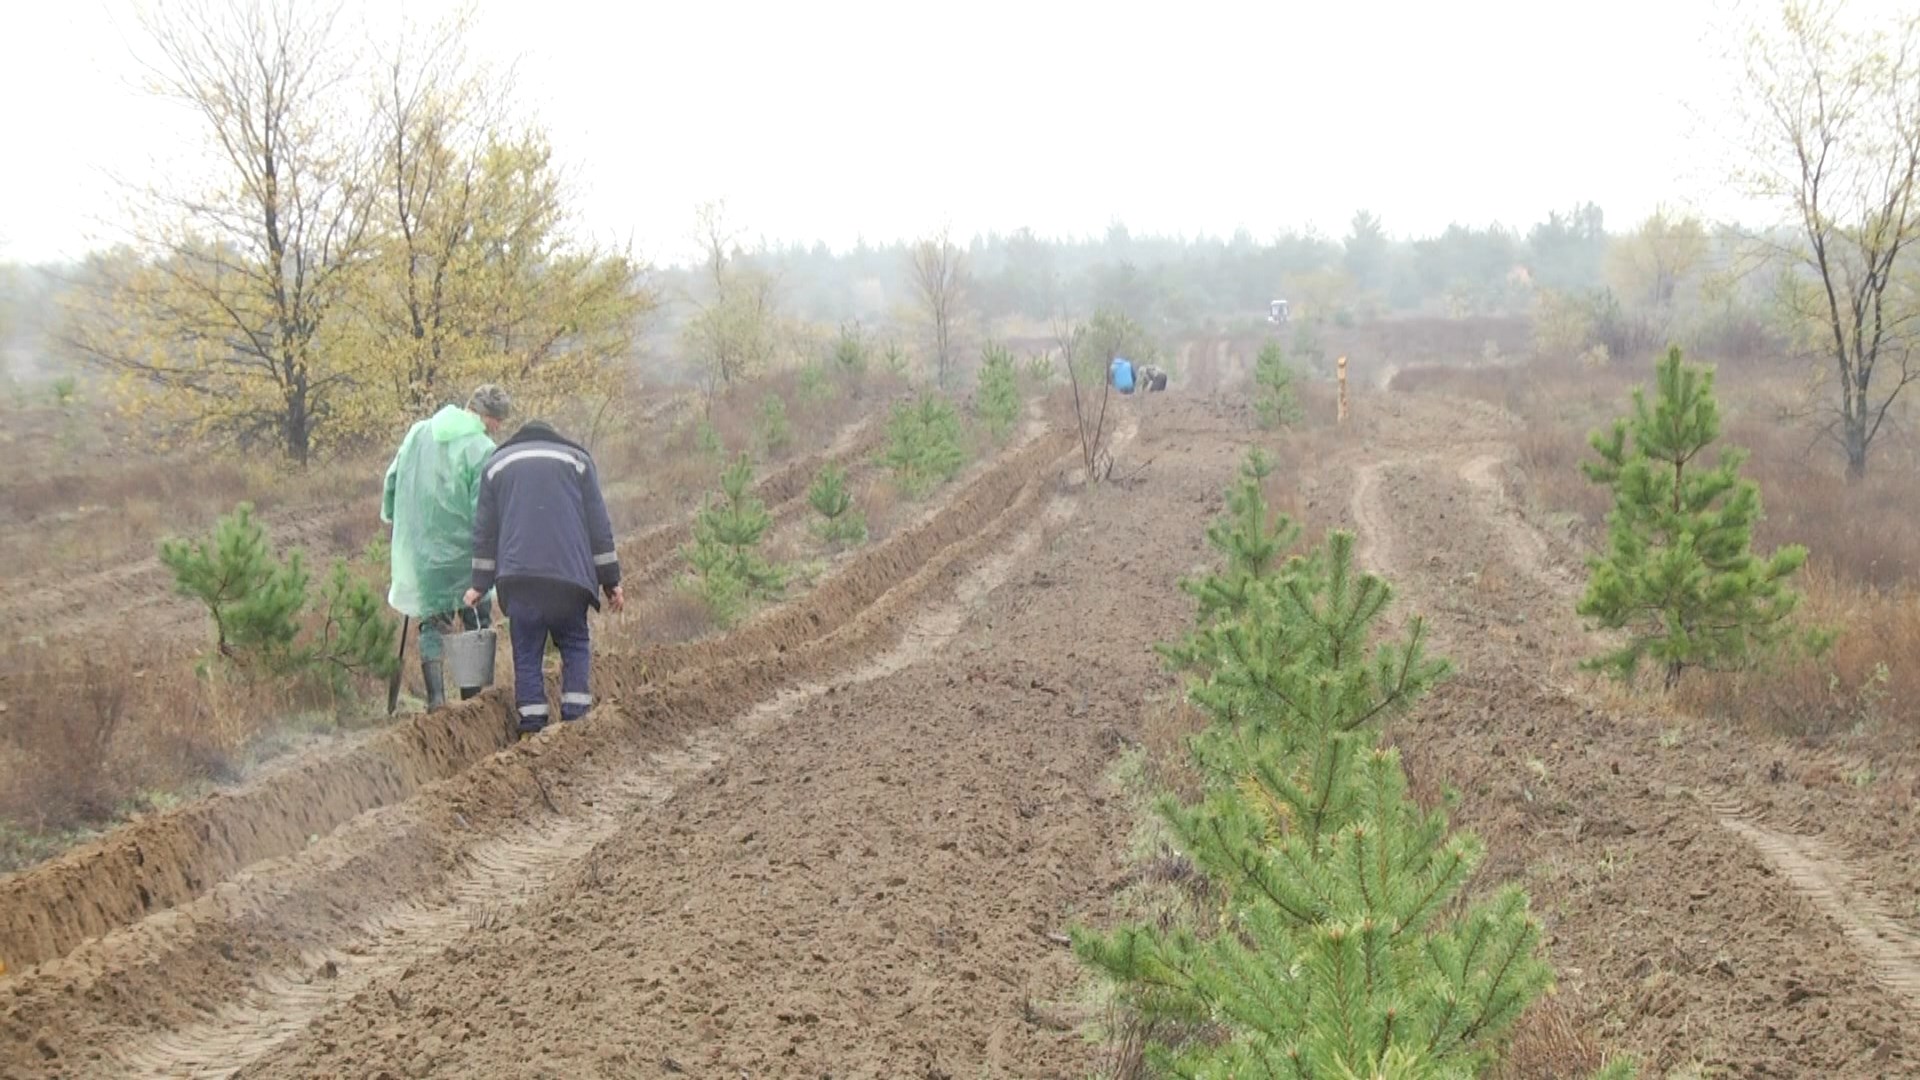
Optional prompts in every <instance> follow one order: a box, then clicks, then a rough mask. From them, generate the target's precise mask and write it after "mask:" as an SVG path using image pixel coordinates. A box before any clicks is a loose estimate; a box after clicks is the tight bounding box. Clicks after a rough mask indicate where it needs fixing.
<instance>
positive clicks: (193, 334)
mask: <svg viewBox="0 0 1920 1080" xmlns="http://www.w3.org/2000/svg"><path fill="white" fill-rule="evenodd" d="M163 12H164V14H163ZM336 15H337V12H336V11H333V10H327V9H324V8H320V7H316V6H310V5H307V4H304V3H303V4H300V5H298V6H297V7H296V5H295V4H294V3H292V2H291V0H278V2H275V3H272V4H259V5H251V6H247V7H241V6H239V5H236V4H214V3H208V2H201V3H188V4H185V5H183V6H181V7H179V8H167V9H156V10H155V11H154V12H152V13H150V14H148V15H147V16H145V17H144V21H145V24H146V29H147V31H148V33H149V36H150V38H151V42H152V45H153V47H154V50H155V58H154V59H153V60H152V62H151V69H152V73H153V77H154V79H155V83H156V89H157V90H158V91H159V92H160V93H162V94H163V95H165V96H167V97H170V98H172V99H174V100H176V101H178V102H180V103H182V104H183V105H185V106H187V107H188V108H189V109H191V110H192V111H193V112H195V113H197V114H198V115H199V116H200V117H201V118H202V119H203V120H204V121H205V130H206V132H207V134H208V136H209V138H210V142H211V143H212V146H213V147H214V152H215V155H216V157H217V161H218V164H219V166H220V167H221V171H222V174H223V177H224V179H225V183H223V184H222V185H220V186H218V187H216V188H215V189H214V190H211V191H194V192H187V193H180V192H159V191H155V192H148V193H147V195H148V196H149V198H148V199H147V202H148V203H149V204H150V207H149V209H148V211H147V213H146V214H145V215H143V218H142V220H140V221H138V222H136V225H135V229H134V232H135V234H136V235H137V236H138V237H139V242H138V244H137V246H135V247H133V248H131V249H128V250H125V251H120V252H116V253H114V254H113V255H112V256H109V257H104V258H96V259H94V260H92V261H91V263H90V265H89V267H88V269H89V271H90V273H89V275H88V280H89V282H90V284H91V285H92V286H93V287H91V288H89V289H86V290H83V291H82V292H80V293H79V294H78V297H77V300H78V302H79V305H80V307H79V310H78V311H76V312H75V317H74V318H73V319H72V320H71V322H70V332H69V334H68V340H69V342H70V343H71V344H72V345H73V346H74V348H75V349H76V350H77V351H78V352H79V353H80V354H81V355H82V356H85V357H87V358H90V359H92V360H95V361H97V362H99V363H100V364H102V365H103V366H105V367H107V368H109V369H111V370H114V371H117V372H118V373H120V374H121V375H122V376H123V377H124V383H125V386H126V388H127V389H128V390H129V391H130V394H131V397H132V400H133V402H134V403H135V404H137V405H143V406H151V407H154V408H156V409H157V410H159V411H160V412H161V413H162V414H164V415H167V416H171V417H173V418H175V419H178V420H182V421H188V422H191V423H192V425H193V427H194V430H195V431H196V433H198V434H200V435H203V436H209V435H210V436H223V437H227V438H230V439H234V440H238V441H240V442H242V443H244V444H249V445H251V444H271V445H275V446H277V447H278V448H279V449H280V450H281V451H282V452H284V454H285V455H286V457H287V458H288V459H290V460H292V461H294V462H296V463H300V464H305V463H306V461H307V460H308V458H309V457H310V456H311V455H312V454H313V453H314V451H315V449H316V446H317V445H318V444H319V443H321V442H322V441H323V440H324V437H325V436H324V431H325V428H326V427H327V425H328V422H329V420H330V419H331V418H332V417H333V416H334V415H335V413H336V411H337V410H338V409H339V408H340V407H341V405H342V403H343V398H346V397H350V396H351V395H352V393H353V392H354V391H355V388H356V386H357V385H358V383H359V381H360V380H359V378H358V377H357V372H356V371H355V370H354V366H355V364H356V363H357V362H358V361H357V358H356V357H353V356H351V355H348V354H345V353H343V352H341V351H340V350H336V349H331V348H329V344H328V336H327V331H328V330H330V329H331V327H332V326H333V324H334V322H335V321H336V320H337V319H340V318H342V317H343V315H344V313H345V311H346V307H345V300H346V298H347V296H348V293H349V289H350V286H351V282H352V278H353V276H354V271H355V270H356V269H357V268H358V267H359V265H360V264H361V263H362V261H363V260H364V259H365V258H366V257H367V255H368V252H369V248H370V241H371V237H370V235H369V232H370V226H371V223H372V186H371V183H370V178H371V171H370V169H369V165H368V162H367V161H366V159H365V156H364V154H363V153H362V152H361V150H360V147H359V145H358V143H357V141H356V140H355V139H354V138H353V137H352V135H353V131H352V124H351V123H350V122H348V121H347V120H346V118H344V117H343V116H342V115H341V114H340V112H339V110H340V106H339V104H338V102H339V100H340V97H341V95H340V90H341V88H342V87H343V86H345V85H346V84H347V83H348V81H349V78H350V71H349V69H348V68H347V67H346V66H345V65H343V64H341V63H339V62H338V58H339V56H340V52H339V50H337V49H336V48H335V41H336V38H337V35H336V33H335V21H336Z"/></svg>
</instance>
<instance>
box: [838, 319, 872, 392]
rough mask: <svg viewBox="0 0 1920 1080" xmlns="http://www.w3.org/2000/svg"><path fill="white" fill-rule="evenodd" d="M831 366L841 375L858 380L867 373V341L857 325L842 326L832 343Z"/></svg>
mask: <svg viewBox="0 0 1920 1080" xmlns="http://www.w3.org/2000/svg"><path fill="white" fill-rule="evenodd" d="M832 355H833V366H834V368H835V369H836V370H838V371H839V372H840V374H841V375H843V376H845V377H847V378H850V379H858V378H860V377H861V376H863V375H865V374H866V373H867V355H868V348H867V339H866V335H864V334H862V333H861V332H860V327H859V325H858V324H843V325H842V326H841V327H840V336H839V337H838V338H835V339H834V342H833V354H832Z"/></svg>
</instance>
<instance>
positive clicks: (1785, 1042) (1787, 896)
mask: <svg viewBox="0 0 1920 1080" xmlns="http://www.w3.org/2000/svg"><path fill="white" fill-rule="evenodd" d="M1395 404H1396V406H1397V407H1399V408H1400V409H1402V410H1403V415H1402V416H1401V417H1400V418H1399V419H1400V420H1401V422H1400V423H1398V424H1396V425H1395V427H1394V431H1393V433H1392V434H1390V435H1385V436H1383V437H1380V438H1377V439H1376V440H1374V445H1372V446H1370V447H1368V448H1367V449H1366V450H1364V451H1361V452H1359V453H1356V454H1354V455H1353V458H1352V460H1353V461H1354V464H1353V466H1352V468H1353V476H1354V482H1353V484H1352V497H1351V503H1350V506H1349V507H1348V509H1347V513H1346V517H1347V519H1348V520H1349V521H1351V522H1353V523H1354V524H1355V525H1356V526H1357V527H1358V528H1359V530H1360V531H1361V533H1362V534H1363V536H1364V537H1365V540H1364V542H1363V545H1362V553H1363V558H1365V559H1366V560H1367V561H1368V562H1369V563H1370V565H1372V566H1375V567H1377V568H1380V569H1381V570H1382V571H1384V572H1386V573H1387V574H1388V575H1389V576H1390V577H1391V579H1392V580H1393V581H1394V582H1395V583H1396V584H1397V585H1398V586H1399V587H1400V589H1401V592H1402V595H1403V597H1404V598H1405V599H1406V600H1407V601H1409V602H1410V604H1409V606H1410V607H1411V608H1413V609H1417V610H1420V611H1423V612H1424V613H1425V614H1427V615H1428V616H1429V620H1430V624H1431V626H1432V628H1433V630H1434V633H1435V639H1436V645H1437V646H1438V647H1439V648H1440V649H1441V650H1442V651H1443V652H1445V653H1446V654H1448V655H1450V656H1452V657H1453V658H1454V659H1455V660H1456V662H1457V663H1458V665H1459V667H1460V669H1461V670H1460V673H1459V675H1458V676H1457V677H1456V679H1455V680H1453V682H1452V683H1451V684H1449V685H1448V686H1446V687H1445V688H1443V689H1442V691H1441V692H1440V693H1438V694H1437V695H1436V696H1435V698H1434V700H1433V702H1432V703H1431V704H1430V705H1429V706H1428V707H1426V708H1424V709H1423V710H1421V712H1420V713H1419V715H1417V716H1415V717H1414V718H1412V719H1411V720H1409V721H1408V722H1407V723H1406V724H1404V725H1403V726H1402V727H1401V728H1400V729H1398V730H1397V731H1396V732H1395V733H1394V738H1395V740H1396V741H1397V742H1399V743H1400V744H1401V745H1402V747H1403V749H1404V751H1405V753H1406V755H1407V759H1408V762H1409V768H1410V770H1411V771H1412V772H1413V773H1414V774H1415V776H1416V778H1418V779H1419V780H1420V781H1422V782H1423V783H1424V784H1426V785H1428V786H1429V787H1439V786H1452V787H1455V788H1457V789H1458V790H1460V791H1461V793H1462V795H1463V802H1462V807H1461V810H1460V812H1459V814H1458V815H1457V817H1456V820H1457V822H1458V823H1459V824H1461V825H1464V826H1467V827H1470V828H1474V829H1476V830H1478V831H1480V832H1481V833H1482V834H1483V835H1484V836H1485V837H1486V838H1487V839H1488V841H1489V845H1490V847H1491V849H1492V852H1493V854H1492V857H1491V858H1490V860H1489V865H1488V867H1487V869H1486V871H1485V875H1486V876H1487V877H1491V878H1496V879H1498V878H1507V877H1512V878H1517V879H1519V880H1521V881H1523V882H1524V883H1525V884H1526V885H1527V886H1528V887H1529V889H1530V890H1531V891H1532V893H1533V896H1534V900H1535V906H1536V910H1538V911H1540V912H1541V914H1542V917H1543V918H1544V919H1545V920H1546V922H1547V925H1548V928H1549V931H1550V934H1551V940H1552V951H1553V954H1554V959H1555V961H1556V966H1557V968H1558V970H1559V971H1560V975H1561V985H1562V991H1563V1001H1564V1004H1565V1006H1566V1007H1567V1008H1570V1009H1571V1010H1572V1011H1573V1012H1574V1014H1575V1016H1576V1017H1577V1020H1576V1027H1577V1029H1578V1030H1581V1031H1584V1032H1587V1033H1590V1037H1591V1039H1592V1042H1593V1044H1594V1045H1595V1046H1596V1047H1597V1046H1613V1047H1616V1048H1620V1049H1627V1050H1632V1051H1636V1052H1638V1053H1640V1054H1641V1055H1642V1056H1643V1057H1644V1059H1645V1060H1647V1061H1648V1062H1649V1063H1651V1064H1654V1065H1656V1066H1658V1067H1659V1068H1660V1069H1661V1070H1666V1069H1671V1068H1675V1067H1679V1066H1683V1065H1688V1064H1699V1065H1703V1066H1709V1067H1722V1068H1725V1069H1727V1070H1729V1071H1730V1072H1731V1073H1732V1074H1733V1075H1742V1076H1748V1075H1753V1076H1769V1075H1778V1076H1789V1075H1796V1076H1797V1075H1835V1076H1838V1075H1847V1076H1880V1075H1901V1074H1906V1073H1908V1072H1910V1071H1913V1070H1917V1069H1920V1046H1916V1041H1915V1039H1914V1037H1913V1036H1912V1035H1911V1034H1910V1033H1911V1032H1914V1031H1920V1000H1916V998H1915V996H1914V994H1913V987H1914V985H1915V982H1914V980H1915V973H1916V968H1915V966H1914V960H1915V954H1914V951H1913V949H1914V942H1915V941H1916V935H1915V933H1914V928H1913V926H1912V921H1913V919H1912V916H1911V914H1909V915H1908V916H1907V917H1906V918H1905V919H1902V918H1900V917H1899V916H1898V914H1897V911H1896V909H1895V907H1894V906H1893V905H1892V904H1890V903H1888V902H1887V901H1886V900H1885V897H1889V896H1908V897H1910V896H1912V895H1913V892H1912V886H1913V884H1914V881H1915V877H1914V873H1913V867H1912V865H1911V863H1908V864H1907V865H1906V866H1904V867H1901V866H1897V865H1891V866H1890V865H1887V864H1886V863H1885V862H1884V861H1883V862H1882V863H1881V864H1880V865H1878V866H1872V865H1870V864H1869V863H1868V861H1867V860H1865V859H1863V858H1859V857H1857V855H1856V853H1858V852H1866V851H1870V850H1873V849H1874V848H1875V847H1876V846H1880V845H1882V844H1884V842H1885V839H1886V837H1885V836H1884V834H1883V835H1882V836H1880V837H1878V838H1876V837H1875V835H1874V834H1875V832H1876V831H1877V830H1883V829H1884V828H1885V827H1886V826H1887V825H1888V824H1892V825H1894V835H1895V836H1897V837H1900V838H1901V839H1903V840H1904V841H1905V842H1906V843H1907V844H1911V843H1912V842H1913V839H1914V826H1915V822H1914V817H1913V814H1912V813H1911V810H1910V805H1909V809H1907V810H1906V811H1905V812H1902V810H1901V806H1900V804H1901V802H1902V798H1901V795H1900V793H1899V792H1898V790H1887V791H1883V792H1879V793H1874V792H1858V791H1851V792H1842V791H1837V790H1834V787H1835V785H1816V784H1811V783H1810V784H1808V785H1807V787H1808V792H1807V794H1808V796H1809V798H1804V799H1802V800H1799V802H1800V807H1801V809H1802V810H1803V811H1805V810H1806V809H1808V806H1809V804H1810V803H1812V799H1813V798H1817V799H1818V800H1819V802H1818V803H1814V804H1812V805H1818V806H1820V809H1819V810H1818V811H1816V812H1814V813H1811V814H1805V815H1803V818H1804V819H1803V821H1802V824H1814V825H1817V827H1818V828H1820V829H1822V830H1823V831H1825V832H1827V833H1829V834H1830V836H1831V839H1832V841H1833V842H1831V843H1829V842H1823V841H1821V840H1819V839H1818V838H1815V837H1812V836H1799V835H1794V834H1792V833H1790V832H1788V831H1785V830H1783V829H1780V828H1777V827H1769V826H1767V825H1763V824H1761V823H1760V821H1759V816H1758V813H1757V812H1755V811H1751V810H1746V809H1743V807H1744V806H1746V805H1748V803H1747V802H1746V801H1745V800H1747V799H1749V798H1751V799H1752V803H1751V805H1755V806H1759V805H1767V804H1776V803H1779V802H1782V801H1786V800H1783V799H1782V798H1781V790H1782V789H1783V788H1785V787H1787V786H1788V782H1787V780H1786V778H1788V777H1808V778H1812V777H1816V776H1818V775H1820V770H1819V769H1818V768H1817V767H1816V766H1817V764H1818V761H1817V759H1818V757H1819V755H1817V754H1813V753H1811V752H1808V751H1804V750H1801V749H1798V748H1796V747H1792V746H1788V745H1784V744H1776V743H1775V742H1773V741H1770V740H1762V739H1758V738H1755V737H1752V736H1747V735H1741V734H1738V733H1733V732H1729V731H1725V730H1722V729H1720V728H1718V727H1716V726H1714V725H1710V724H1704V723H1700V722H1697V721H1689V720H1685V719H1683V718H1676V717H1664V718H1659V719H1656V718H1654V717H1653V716H1650V715H1648V714H1646V713H1645V712H1642V711H1641V707H1640V706H1638V705H1636V704H1635V703H1634V702H1633V701H1631V700H1630V699H1625V698H1622V697H1621V696H1620V695H1618V694H1617V693H1613V692H1611V691H1609V690H1608V689H1607V688H1605V687H1604V686H1602V685H1600V684H1597V683H1595V682H1593V681H1591V680H1590V679H1589V678H1588V677H1586V676H1584V675H1581V674H1578V673H1577V670H1576V662H1577V660H1578V659H1579V658H1580V657H1582V656H1584V655H1589V654H1590V651H1591V648H1592V644H1593V643H1592V639H1591V636H1590V635H1589V634H1588V632H1587V631H1586V630H1585V629H1584V628H1583V627H1581V626H1580V625H1579V623H1578V620H1577V619H1575V618H1574V617H1573V616H1572V614H1571V612H1572V607H1573V603H1574V600H1575V599H1576V598H1577V596H1578V591H1579V588H1580V586H1581V577H1580V573H1579V571H1578V568H1577V563H1576V562H1575V557H1576V555H1577V553H1576V552H1573V551H1571V550H1570V549H1569V546H1568V545H1567V544H1566V543H1565V542H1564V541H1563V540H1562V539H1560V538H1558V537H1556V536H1554V535H1553V534H1551V533H1549V532H1547V531H1545V530H1542V529H1540V528H1538V527H1537V525H1536V524H1535V523H1534V522H1533V521H1531V520H1530V519H1529V517H1528V516H1527V514H1526V512H1525V511H1524V509H1523V508H1522V507H1521V506H1520V505H1519V504H1518V502H1517V501H1516V500H1514V499H1513V498H1512V497H1511V496H1510V495H1509V494H1508V492H1507V487H1506V482H1505V480H1504V474H1505V470H1506V469H1507V467H1508V461H1509V460H1510V459H1511V456H1512V448H1511V446H1510V445H1509V444H1508V443H1507V441H1506V438H1505V434H1504V431H1503V428H1502V426H1501V425H1500V424H1498V423H1496V422H1495V418H1492V417H1487V416H1475V415H1472V414H1465V415H1463V414H1462V413H1460V412H1456V411H1450V410H1451V403H1446V402H1442V401H1435V400H1432V399H1418V398H1416V399H1406V398H1401V399H1399V400H1398V401H1397V402H1396V403H1395ZM1905 766H1906V767H1907V768H1909V769H1910V768H1911V763H1905ZM1890 767H1892V768H1894V769H1895V770H1896V774H1897V771H1898V768H1899V767H1900V763H1894V764H1893V765H1892V766H1890ZM1907 775H1911V773H1910V772H1909V773H1907ZM1816 787H1817V788H1819V790H1818V791H1817V793H1816V792H1815V791H1814V790H1813V789H1814V788H1816ZM1769 789H1771V790H1769ZM1708 792H1713V793H1714V795H1713V797H1712V801H1711V802H1710V801H1709V799H1708V797H1707V796H1706V794H1705V793H1708ZM1842 807H1844V808H1845V809H1842ZM1807 819H1810V820H1807ZM1854 822H1860V823H1866V822H1871V823H1873V824H1871V825H1869V826H1868V827H1866V828H1859V827H1857V826H1856V825H1854V824H1853V823H1854ZM1848 834H1851V836H1850V837H1849V835H1848ZM1907 850H1908V851H1909V852H1911V851H1912V848H1911V847H1909V848H1908V849H1907ZM1517 1065H1518V1067H1517V1069H1516V1074H1517V1075H1533V1074H1534V1073H1531V1072H1529V1071H1528V1069H1527V1065H1526V1063H1524V1062H1522V1063H1517Z"/></svg>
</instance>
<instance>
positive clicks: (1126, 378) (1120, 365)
mask: <svg viewBox="0 0 1920 1080" xmlns="http://www.w3.org/2000/svg"><path fill="white" fill-rule="evenodd" d="M1108 370H1109V374H1110V375H1111V376H1112V378H1113V388H1114V389H1115V390H1118V391H1120V392H1121V393H1123V394H1131V393H1133V361H1131V360H1128V359H1127V358H1126V357H1124V356H1116V357H1114V358H1113V366H1112V367H1111V368H1109V369H1108Z"/></svg>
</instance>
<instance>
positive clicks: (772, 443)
mask: <svg viewBox="0 0 1920 1080" xmlns="http://www.w3.org/2000/svg"><path fill="white" fill-rule="evenodd" d="M792 444H793V425H792V423H790V422H789V421H788V420H787V403H786V401H784V400H783V399H782V398H781V397H780V395H778V394H768V395H767V396H766V397H765V398H762V399H761V401H760V445H761V446H762V447H764V448H765V449H766V452H767V456H768V457H770V458H773V457H779V456H780V455H781V454H783V453H785V452H786V450H787V447H788V446H791V445H792Z"/></svg>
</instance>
